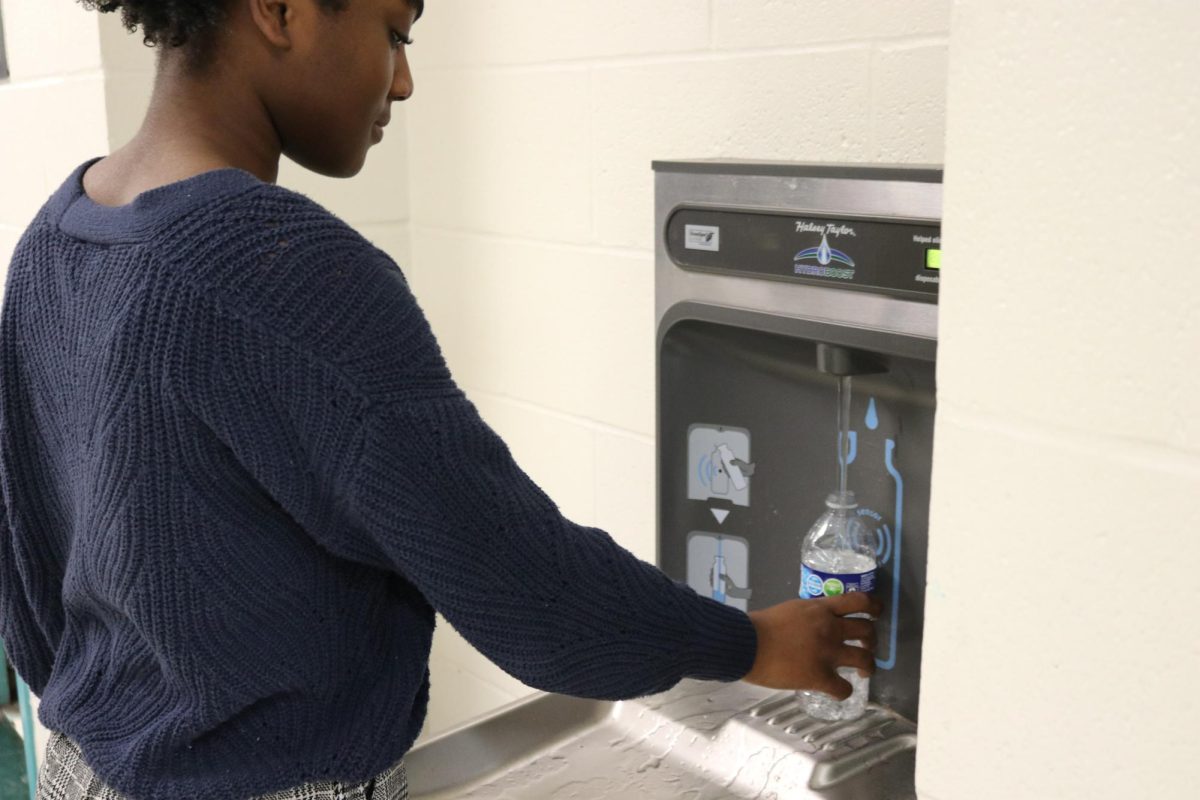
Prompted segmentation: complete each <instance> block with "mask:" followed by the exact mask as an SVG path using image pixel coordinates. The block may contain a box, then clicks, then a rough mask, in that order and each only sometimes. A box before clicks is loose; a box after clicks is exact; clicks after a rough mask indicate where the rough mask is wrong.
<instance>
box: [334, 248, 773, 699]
mask: <svg viewBox="0 0 1200 800" xmlns="http://www.w3.org/2000/svg"><path fill="white" fill-rule="evenodd" d="M377 278H378V279H380V280H378V282H377V283H375V284H374V289H375V295H374V300H375V303H376V304H377V306H376V308H375V314H374V315H373V316H372V317H371V320H373V321H374V322H371V321H368V322H364V330H366V331H371V333H370V340H371V341H372V342H374V343H375V349H376V350H377V351H378V352H382V353H387V352H388V351H389V350H391V351H394V352H398V353H404V354H405V357H404V359H396V358H389V359H386V360H383V361H381V362H380V363H379V364H378V365H377V366H376V367H375V369H374V370H373V375H374V377H375V379H376V381H377V383H376V387H377V389H376V391H375V392H374V393H373V395H372V400H373V402H372V403H371V404H370V405H369V406H368V407H367V408H366V409H365V411H364V413H363V418H362V424H363V429H362V436H363V439H362V445H361V446H362V452H361V454H360V457H359V460H358V463H357V467H356V469H355V471H354V472H353V478H352V486H351V487H350V488H349V491H348V495H349V497H350V500H349V506H350V510H349V513H350V514H351V516H352V518H353V519H354V520H355V522H356V524H357V525H360V526H361V535H363V536H365V537H367V538H368V539H369V540H370V541H371V542H372V543H373V544H375V545H377V546H378V547H379V548H380V550H381V551H382V554H383V556H384V557H386V559H387V560H388V561H389V563H391V564H392V565H393V566H394V568H395V569H396V570H397V571H398V572H399V573H400V574H402V575H403V576H404V577H405V578H407V579H408V580H409V581H410V582H411V583H412V584H414V585H415V586H416V587H417V588H418V589H419V590H420V592H421V593H422V594H423V595H424V596H425V597H426V598H427V599H428V601H429V602H430V604H431V605H432V606H433V607H434V608H436V609H437V610H438V611H440V612H441V613H442V614H443V616H445V617H446V619H447V620H449V622H450V623H451V624H452V625H453V626H454V627H455V628H456V629H457V630H458V631H459V632H460V633H461V634H462V635H463V636H464V637H465V638H466V639H467V640H468V641H470V642H471V643H472V644H473V645H474V646H475V647H476V648H477V649H479V650H480V651H481V652H482V653H483V654H484V655H486V656H487V657H488V658H489V659H491V660H492V661H493V662H494V663H496V664H497V665H499V666H500V667H501V668H503V669H504V670H505V671H506V672H508V673H509V674H511V675H513V676H514V677H516V678H518V679H519V680H521V681H523V682H524V683H526V684H528V685H530V686H533V687H536V688H538V689H543V690H548V691H555V692H560V693H564V694H573V695H577V696H585V697H595V698H604V699H618V698H628V697H636V696H641V695H644V694H649V693H653V692H657V691H662V690H665V689H667V688H669V687H670V686H672V685H674V684H675V683H676V682H677V681H678V680H679V679H680V678H682V677H695V678H704V679H713V680H726V681H728V680H735V679H738V678H740V677H742V676H743V675H744V674H745V673H746V672H747V671H749V669H750V666H751V665H752V663H753V659H754V654H755V648H756V636H755V631H754V627H753V625H752V623H751V622H750V620H749V617H748V616H747V615H746V614H745V613H744V612H742V611H740V610H738V609H735V608H731V607H728V606H725V605H723V604H721V603H718V602H716V601H715V600H712V599H710V598H706V597H703V596H701V595H699V594H697V593H696V592H695V591H694V590H692V589H691V588H690V587H688V586H687V585H686V584H683V583H679V582H676V581H673V580H672V579H670V578H669V577H668V576H667V575H665V574H664V573H663V572H662V571H661V570H659V569H658V568H656V567H655V566H653V565H651V564H649V563H646V562H644V561H641V560H639V559H638V558H637V557H635V556H634V555H633V554H632V553H630V552H629V551H628V550H626V549H624V548H623V547H621V546H620V545H618V544H617V543H616V542H615V541H614V540H613V539H612V537H611V536H610V535H609V534H608V533H606V532H605V531H602V530H599V529H597V528H592V527H586V526H583V525H578V524H575V523H574V522H572V521H570V520H568V519H567V518H565V517H564V516H563V515H562V513H561V512H560V511H559V509H558V508H557V506H556V505H555V503H554V502H553V501H552V500H551V499H550V498H549V497H548V496H547V495H546V494H545V493H544V492H543V491H542V490H541V489H540V488H539V487H538V486H537V485H536V484H535V483H534V482H533V481H532V480H531V479H530V477H529V476H528V475H527V474H526V473H525V472H524V471H523V470H522V469H521V468H520V467H519V466H518V464H517V463H516V462H515V460H514V459H513V456H512V454H511V452H510V450H509V448H508V447H507V445H506V444H505V443H504V442H503V441H502V439H501V438H500V437H499V436H498V435H497V434H496V432H495V431H494V430H492V429H491V428H490V427H489V426H488V425H487V424H486V422H485V421H484V420H483V419H482V418H481V417H480V415H479V413H478V411H477V409H476V407H475V406H474V404H473V403H471V402H470V400H469V399H468V398H467V397H466V396H465V394H464V393H463V392H462V391H461V390H460V389H459V388H458V387H457V386H456V385H455V384H454V382H453V380H452V379H451V378H450V375H449V371H448V370H447V369H446V367H445V364H444V362H443V361H442V357H441V352H440V349H439V347H438V346H437V343H436V339H435V337H434V334H433V332H432V330H430V328H429V325H428V323H427V321H426V319H425V317H424V315H423V314H422V313H421V311H420V309H419V307H418V306H417V303H416V300H415V298H414V297H413V296H412V295H411V294H410V292H409V288H408V285H407V284H406V283H405V282H404V281H403V279H402V277H401V275H400V272H399V269H398V268H392V269H384V270H383V271H382V272H379V273H377ZM381 324H382V325H383V327H382V328H381V327H379V326H380V325H381ZM364 346H365V344H364ZM410 368H412V373H411V374H412V376H414V377H413V378H412V380H414V382H415V383H414V389H413V390H412V391H406V389H405V387H406V385H407V383H408V381H409V380H410V378H409V377H407V375H408V372H409V369H410Z"/></svg>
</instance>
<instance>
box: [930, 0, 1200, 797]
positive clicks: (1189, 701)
mask: <svg viewBox="0 0 1200 800" xmlns="http://www.w3.org/2000/svg"><path fill="white" fill-rule="evenodd" d="M1198 32H1200V5H1197V4H1196V3H1193V2H1186V3H1185V2H1169V1H1168V0H1163V1H1162V2H1148V3H1142V4H1138V5H1137V7H1136V8H1134V7H1132V6H1130V5H1129V4H1127V3H1119V2H1114V1H1113V0H1104V1H1103V2H1093V1H1092V0H1086V2H1085V0H1074V1H1073V2H1066V1H1064V2H1058V3H1044V2H1035V1H1034V0H959V1H958V2H957V3H955V7H954V24H953V30H952V33H951V43H952V44H951V53H950V72H949V105H948V110H949V116H948V120H949V122H948V129H947V139H946V166H947V172H946V184H945V192H946V196H945V208H946V212H945V221H944V226H943V229H942V233H943V247H944V249H945V260H946V262H947V267H946V269H945V270H943V272H944V278H943V283H942V285H941V298H940V318H939V323H940V344H939V355H938V358H939V362H938V395H939V396H938V417H937V429H936V437H935V438H936V441H935V450H934V462H933V463H934V475H933V498H932V513H931V530H930V537H929V541H930V548H929V576H928V577H929V586H928V593H927V595H926V624H925V642H924V664H923V674H922V690H921V728H922V730H921V745H920V746H919V748H918V767H917V783H918V788H919V790H920V794H921V797H922V798H924V800H1001V799H1003V800H1010V798H1053V799H1054V800H1085V799H1086V800H1118V799H1123V798H1134V797H1138V798H1149V797H1154V798H1172V799H1173V800H1182V799H1183V798H1194V797H1197V796H1198V795H1200V790H1198V789H1197V786H1200V760H1198V759H1197V758H1196V754H1197V749H1196V742H1195V737H1194V736H1193V735H1192V730H1193V728H1194V726H1195V720H1196V716H1197V713H1198V712H1200V702H1198V701H1197V699H1196V698H1197V694H1196V691H1195V680H1196V668H1197V666H1198V665H1200V645H1198V644H1197V642H1198V641H1200V637H1198V636H1197V634H1198V632H1200V625H1198V624H1197V622H1196V614H1195V609H1196V607H1197V601H1200V589H1198V588H1197V587H1198V586H1200V584H1198V582H1197V579H1196V574H1197V569H1196V565H1197V564H1198V563H1200V536H1197V531H1200V505H1198V504H1197V499H1198V498H1200V422H1198V421H1197V408H1198V403H1197V400H1196V398H1197V397H1200V372H1197V364H1200V327H1198V323H1197V311H1196V303H1197V298H1200V270H1197V268H1196V267H1197V253H1198V252H1200V224H1197V221H1196V212H1197V209H1198V208H1200V154H1198V152H1197V149H1196V146H1195V144H1196V142H1197V141H1198V140H1200V99H1198V98H1200V95H1197V92H1196V76H1197V75H1200V46H1198V45H1200V34H1198Z"/></svg>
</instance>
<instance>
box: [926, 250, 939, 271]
mask: <svg viewBox="0 0 1200 800" xmlns="http://www.w3.org/2000/svg"><path fill="white" fill-rule="evenodd" d="M941 268H942V251H941V250H926V251H925V269H941Z"/></svg>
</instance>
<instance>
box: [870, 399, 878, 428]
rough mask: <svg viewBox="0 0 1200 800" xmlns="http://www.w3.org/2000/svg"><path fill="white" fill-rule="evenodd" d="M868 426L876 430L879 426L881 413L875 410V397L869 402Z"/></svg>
mask: <svg viewBox="0 0 1200 800" xmlns="http://www.w3.org/2000/svg"><path fill="white" fill-rule="evenodd" d="M867 427H868V428H870V429H871V430H875V429H876V428H878V427H879V413H878V412H877V411H876V410H875V398H874V397H872V398H871V402H869V403H867Z"/></svg>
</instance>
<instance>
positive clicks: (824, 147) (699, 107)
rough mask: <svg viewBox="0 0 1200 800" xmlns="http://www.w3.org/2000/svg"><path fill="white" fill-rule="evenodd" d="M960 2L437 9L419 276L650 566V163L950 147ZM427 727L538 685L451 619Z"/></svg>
mask: <svg viewBox="0 0 1200 800" xmlns="http://www.w3.org/2000/svg"><path fill="white" fill-rule="evenodd" d="M949 16H950V3H949V2H948V0H920V1H919V2H903V3H901V2H890V1H889V2H878V0H802V1H801V0H797V2H786V3H782V2H775V1H774V0H654V1H653V2H646V0H610V2H607V3H585V2H580V1H579V0H522V2H518V3H511V2H509V3H502V2H495V1H494V0H486V1H485V0H437V2H431V3H429V4H428V5H427V12H426V15H425V17H424V18H423V19H422V20H421V21H420V22H418V23H417V25H416V27H415V28H414V30H413V37H414V40H415V43H414V45H413V46H412V47H411V48H410V49H409V52H410V57H411V60H412V63H413V68H414V78H415V82H416V91H415V94H414V96H413V99H412V101H411V104H410V107H409V109H408V114H409V116H408V124H409V171H410V191H411V202H412V220H411V223H412V224H411V231H412V248H413V257H412V260H411V263H410V264H409V266H408V268H407V272H408V274H409V276H410V279H411V281H412V283H413V285H414V288H415V290H416V292H417V295H418V297H419V298H420V300H421V302H422V304H423V305H424V307H425V310H426V313H427V314H428V316H429V318H430V320H431V322H432V324H433V328H434V331H435V332H436V333H437V334H438V336H439V339H440V341H441V343H442V346H443V349H444V350H445V352H446V356H447V359H448V360H449V363H450V366H451V369H452V370H453V371H454V374H455V376H456V378H457V380H458V381H459V383H460V384H462V385H463V387H464V388H465V389H466V390H467V392H468V394H469V395H470V397H471V398H472V400H473V401H474V402H475V403H476V404H477V405H478V406H479V408H480V410H481V412H482V413H483V415H484V417H485V418H486V419H487V420H488V421H489V422H490V423H491V424H492V425H493V426H494V427H495V428H496V429H497V430H498V431H499V432H500V434H501V435H502V436H503V437H504V438H505V440H506V441H507V442H508V444H509V445H510V447H511V448H512V450H513V452H514V454H515V455H516V457H517V459H518V460H519V461H520V462H521V464H522V465H523V466H524V467H525V469H526V470H527V471H528V472H529V473H530V475H531V476H532V477H533V478H534V480H536V481H537V482H538V483H539V484H540V485H541V486H542V487H543V488H544V489H546V491H547V492H548V493H549V494H550V496H551V497H553V498H554V499H555V500H556V501H557V502H558V503H559V505H560V507H561V508H562V510H563V511H564V513H565V514H566V515H567V516H568V517H570V518H571V519H573V520H575V521H577V522H580V523H583V524H590V525H598V526H600V527H602V528H604V529H605V530H607V531H609V532H610V533H611V534H612V535H613V536H614V538H616V539H617V541H619V542H621V543H622V544H623V545H624V546H626V547H627V548H629V549H630V550H632V551H633V552H634V553H635V554H637V555H639V556H640V557H642V558H644V559H646V560H653V557H654V449H653V443H652V438H651V437H652V435H653V431H654V409H653V398H654V374H653V370H654V319H653V316H654V312H653V298H654V280H653V251H652V242H653V236H654V231H653V180H652V172H651V169H650V162H651V160H653V159H672V158H706V157H718V156H729V157H741V158H760V159H795V160H819V161H851V162H880V161H883V162H924V163H930V162H932V163H938V162H940V161H941V159H942V140H943V130H944V128H943V124H944V113H945V112H944V105H945V84H946V54H947V37H948V29H949ZM431 668H432V672H433V692H432V695H433V696H432V701H431V709H430V717H429V722H428V724H427V726H426V730H425V734H424V738H427V737H428V736H430V735H432V734H436V733H437V732H439V731H442V730H445V729H446V728H448V727H449V726H452V725H453V724H455V723H457V722H461V721H463V720H465V719H467V718H469V717H471V716H473V715H475V714H478V713H481V712H483V711H486V710H488V709H490V708H493V707H496V706H498V705H501V704H503V703H506V702H510V701H512V700H514V699H517V698H519V697H522V696H524V695H526V694H528V693H529V689H528V688H526V687H524V686H523V685H521V684H520V683H518V682H517V681H515V680H513V679H512V678H510V677H508V676H507V675H505V674H504V673H503V672H501V671H500V670H498V669H496V668H495V667H493V666H492V665H491V664H490V663H489V662H487V661H486V660H484V659H483V658H482V657H480V656H479V655H478V654H476V653H475V652H474V651H473V650H472V649H471V648H470V646H469V645H468V644H467V643H465V642H464V641H463V640H462V639H461V638H459V637H458V636H457V634H456V633H454V631H453V629H451V628H450V626H449V625H448V624H446V623H445V622H444V621H443V622H442V623H441V625H440V627H439V629H438V632H437V635H436V638H435V645H434V655H433V663H432V667H431Z"/></svg>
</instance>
